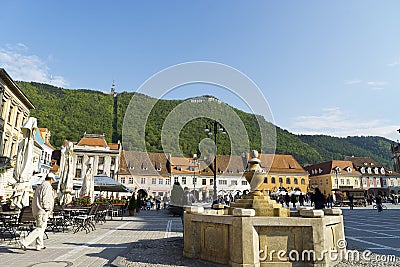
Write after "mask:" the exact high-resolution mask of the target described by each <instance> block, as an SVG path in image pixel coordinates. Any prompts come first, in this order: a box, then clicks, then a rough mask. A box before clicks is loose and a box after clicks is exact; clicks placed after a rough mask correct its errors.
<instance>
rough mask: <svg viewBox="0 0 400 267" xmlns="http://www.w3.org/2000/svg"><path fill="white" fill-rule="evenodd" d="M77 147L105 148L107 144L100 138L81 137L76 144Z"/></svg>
mask: <svg viewBox="0 0 400 267" xmlns="http://www.w3.org/2000/svg"><path fill="white" fill-rule="evenodd" d="M77 145H78V146H101V147H107V142H106V140H105V139H104V138H102V137H83V138H82V139H81V140H80V141H79V142H78V144H77Z"/></svg>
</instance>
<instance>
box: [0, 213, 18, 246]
mask: <svg viewBox="0 0 400 267" xmlns="http://www.w3.org/2000/svg"><path fill="white" fill-rule="evenodd" d="M18 215H19V211H15V210H10V211H0V222H1V225H0V227H1V235H2V237H3V239H5V235H4V234H5V233H9V234H10V236H11V239H12V238H15V239H16V238H17V234H16V233H17V230H16V227H17V223H18Z"/></svg>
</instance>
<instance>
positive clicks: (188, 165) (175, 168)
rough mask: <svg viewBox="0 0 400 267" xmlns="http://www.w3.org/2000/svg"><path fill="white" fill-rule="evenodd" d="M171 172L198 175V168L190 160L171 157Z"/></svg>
mask: <svg viewBox="0 0 400 267" xmlns="http://www.w3.org/2000/svg"><path fill="white" fill-rule="evenodd" d="M171 171H172V173H173V174H193V173H199V167H198V164H196V162H195V161H194V160H193V159H192V158H182V157H171Z"/></svg>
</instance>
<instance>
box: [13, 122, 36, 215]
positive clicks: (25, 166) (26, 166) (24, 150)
mask: <svg viewBox="0 0 400 267" xmlns="http://www.w3.org/2000/svg"><path fill="white" fill-rule="evenodd" d="M36 130H37V120H36V118H34V117H30V118H29V119H28V121H27V122H26V123H25V124H24V125H23V126H22V127H21V131H22V134H23V138H22V140H21V141H20V142H19V144H18V152H17V159H16V162H15V168H14V173H13V177H14V180H15V183H14V185H13V189H14V192H13V195H12V196H11V208H16V207H17V208H19V209H22V208H23V207H27V206H29V194H30V192H32V186H31V184H30V182H29V180H30V179H31V177H32V175H33V170H34V168H33V145H34V134H35V132H36Z"/></svg>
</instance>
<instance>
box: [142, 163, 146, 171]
mask: <svg viewBox="0 0 400 267" xmlns="http://www.w3.org/2000/svg"><path fill="white" fill-rule="evenodd" d="M142 170H145V171H147V165H146V164H144V163H142Z"/></svg>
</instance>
